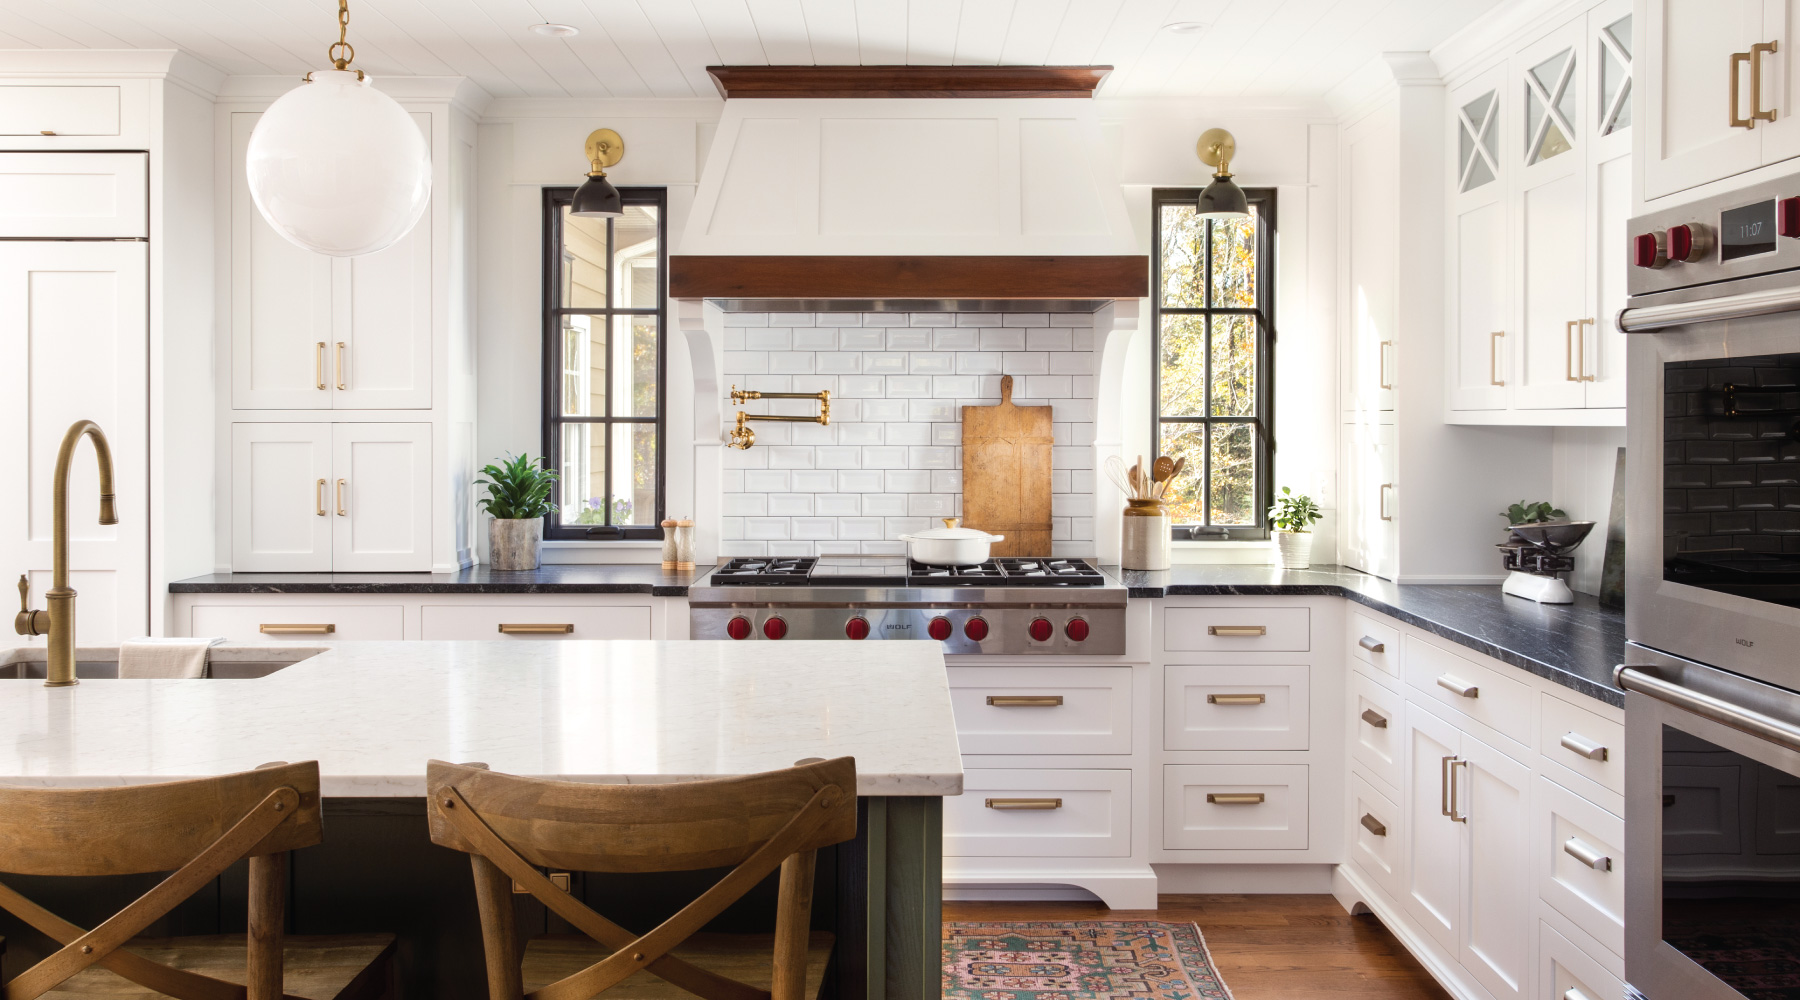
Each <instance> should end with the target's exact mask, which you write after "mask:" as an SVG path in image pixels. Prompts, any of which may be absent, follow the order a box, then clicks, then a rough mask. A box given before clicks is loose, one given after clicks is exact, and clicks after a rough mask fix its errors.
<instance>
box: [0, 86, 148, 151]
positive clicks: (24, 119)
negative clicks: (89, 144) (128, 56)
mask: <svg viewBox="0 0 1800 1000" xmlns="http://www.w3.org/2000/svg"><path fill="white" fill-rule="evenodd" d="M120 98H121V93H120V87H119V86H118V85H116V84H81V85H75V86H60V87H59V86H31V85H18V84H6V85H3V86H0V136H14V135H21V136H24V135H28V136H81V137H84V138H87V139H88V140H89V141H98V140H100V139H103V138H116V137H117V136H118V135H119V134H120V133H121V132H122V131H123V129H122V128H121V124H122V122H121V117H122V116H121V108H120Z"/></svg>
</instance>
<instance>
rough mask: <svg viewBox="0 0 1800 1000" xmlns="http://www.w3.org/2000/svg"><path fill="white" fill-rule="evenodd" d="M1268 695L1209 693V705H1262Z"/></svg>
mask: <svg viewBox="0 0 1800 1000" xmlns="http://www.w3.org/2000/svg"><path fill="white" fill-rule="evenodd" d="M1268 700H1269V699H1268V696H1266V695H1260V694H1209V695H1207V696H1206V703H1207V704H1208V705H1260V704H1262V703H1263V702H1265V701H1268Z"/></svg>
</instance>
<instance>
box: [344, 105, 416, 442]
mask: <svg viewBox="0 0 1800 1000" xmlns="http://www.w3.org/2000/svg"><path fill="white" fill-rule="evenodd" d="M412 117H413V120H414V121H415V122H416V123H418V126H419V131H421V132H423V133H425V141H426V144H427V145H429V144H430V142H431V116H430V115H428V114H423V113H418V114H414V115H413V116H412ZM336 267H337V271H336V273H335V274H334V279H335V280H334V282H333V287H334V289H335V298H336V300H337V302H338V305H337V306H336V307H335V309H334V312H335V313H336V316H337V332H336V333H335V334H334V336H333V339H332V342H331V350H332V355H333V357H332V376H333V377H332V382H331V384H332V389H333V391H332V393H331V398H332V403H331V405H332V406H333V407H335V408H337V409H340V410H344V409H362V410H389V409H423V408H425V407H429V406H430V405H431V327H432V322H433V317H432V313H431V303H432V298H431V208H430V207H429V206H427V207H426V209H425V215H424V216H423V217H422V218H420V219H419V222H418V225H415V226H414V227H413V228H412V231H411V232H409V233H407V234H406V235H405V236H402V237H400V239H399V240H397V241H396V242H395V243H394V244H393V245H392V246H390V247H387V248H386V249H382V250H377V251H376V252H374V253H371V254H364V255H362V256H361V257H351V258H348V259H346V260H342V261H338V262H336Z"/></svg>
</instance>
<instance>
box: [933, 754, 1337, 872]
mask: <svg viewBox="0 0 1800 1000" xmlns="http://www.w3.org/2000/svg"><path fill="white" fill-rule="evenodd" d="M1259 797H1260V798H1259ZM945 801H949V800H947V799H946V800H945ZM1163 847H1164V848H1165V849H1168V850H1227V851H1269V850H1273V851H1304V850H1306V765H1305V764H1165V765H1164V766H1163Z"/></svg>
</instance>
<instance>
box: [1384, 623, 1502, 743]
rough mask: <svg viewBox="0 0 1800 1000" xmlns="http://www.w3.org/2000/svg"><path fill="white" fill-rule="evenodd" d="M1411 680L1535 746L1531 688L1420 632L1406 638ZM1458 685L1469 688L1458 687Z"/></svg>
mask: <svg viewBox="0 0 1800 1000" xmlns="http://www.w3.org/2000/svg"><path fill="white" fill-rule="evenodd" d="M1402 641H1403V642H1404V644H1405V646H1406V655H1405V658H1404V659H1403V660H1402V663H1401V666H1402V668H1403V669H1404V670H1405V673H1406V682H1407V683H1408V684H1410V685H1412V686H1413V688H1415V689H1416V690H1418V691H1421V692H1423V693H1424V694H1425V695H1426V696H1427V697H1429V698H1431V699H1432V700H1434V701H1437V702H1440V703H1442V704H1445V705H1448V706H1450V707H1451V708H1454V709H1456V710H1457V711H1458V712H1461V713H1463V714H1464V715H1467V716H1468V717H1469V718H1471V719H1475V720H1476V721H1478V722H1483V723H1486V724H1487V725H1489V726H1492V727H1493V728H1494V729H1496V730H1498V731H1499V732H1501V733H1503V734H1505V735H1507V736H1510V737H1512V738H1513V739H1515V740H1518V741H1519V742H1520V743H1522V744H1524V745H1525V746H1531V745H1532V740H1531V724H1532V713H1531V688H1529V687H1527V686H1525V684H1523V683H1522V682H1520V681H1516V680H1514V679H1512V678H1511V677H1507V676H1506V675H1504V674H1502V673H1500V671H1498V670H1495V669H1493V668H1492V667H1488V666H1485V665H1483V664H1480V663H1476V662H1475V661H1474V660H1471V659H1468V658H1467V657H1463V656H1458V655H1457V654H1455V653H1452V652H1450V651H1449V650H1447V649H1444V648H1442V647H1440V646H1437V645H1435V644H1433V643H1429V642H1426V641H1424V640H1422V639H1419V638H1417V637H1415V636H1410V635H1409V636H1407V637H1406V638H1405V639H1404V640H1402ZM1457 689H1460V690H1462V691H1465V692H1468V693H1467V694H1459V693H1457Z"/></svg>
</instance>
